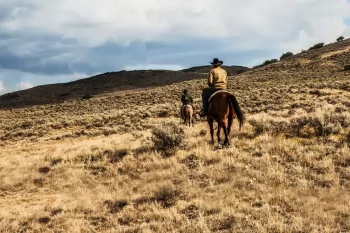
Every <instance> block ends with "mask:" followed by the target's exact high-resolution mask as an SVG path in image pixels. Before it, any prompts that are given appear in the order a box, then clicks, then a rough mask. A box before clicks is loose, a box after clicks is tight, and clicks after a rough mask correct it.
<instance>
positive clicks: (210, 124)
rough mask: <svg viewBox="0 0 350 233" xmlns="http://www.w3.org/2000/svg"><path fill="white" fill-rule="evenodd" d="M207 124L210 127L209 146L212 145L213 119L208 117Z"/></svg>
mask: <svg viewBox="0 0 350 233" xmlns="http://www.w3.org/2000/svg"><path fill="white" fill-rule="evenodd" d="M208 124H209V127H210V136H211V144H214V125H213V119H212V118H210V117H208Z"/></svg>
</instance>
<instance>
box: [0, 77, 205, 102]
mask: <svg viewBox="0 0 350 233" xmlns="http://www.w3.org/2000/svg"><path fill="white" fill-rule="evenodd" d="M203 77H205V76H204V75H203V74H199V73H195V72H193V73H184V72H181V71H166V70H137V71H120V72H107V73H103V74H99V75H96V76H93V77H89V78H85V79H79V80H76V81H72V82H68V83H59V84H51V85H42V86H37V87H34V88H31V89H28V90H23V91H17V92H13V93H8V94H5V95H2V96H0V108H1V107H3V108H4V107H22V106H28V105H36V104H49V103H57V102H62V101H65V100H72V99H81V98H82V97H83V96H84V95H90V96H94V95H99V94H107V93H111V92H117V91H118V92H120V91H135V90H144V89H147V88H153V87H159V86H165V85H170V84H173V83H179V82H183V81H186V80H196V79H201V78H203Z"/></svg>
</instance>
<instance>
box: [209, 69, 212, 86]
mask: <svg viewBox="0 0 350 233" xmlns="http://www.w3.org/2000/svg"><path fill="white" fill-rule="evenodd" d="M212 85H213V72H212V71H210V72H209V77H208V86H209V87H211V86H212Z"/></svg>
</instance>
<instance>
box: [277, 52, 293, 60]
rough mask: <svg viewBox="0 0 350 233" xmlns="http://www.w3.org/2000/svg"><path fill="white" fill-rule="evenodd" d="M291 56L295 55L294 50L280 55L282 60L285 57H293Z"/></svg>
mask: <svg viewBox="0 0 350 233" xmlns="http://www.w3.org/2000/svg"><path fill="white" fill-rule="evenodd" d="M291 56H293V53H292V52H286V53H284V54H282V56H281V57H280V60H283V59H285V58H288V57H291Z"/></svg>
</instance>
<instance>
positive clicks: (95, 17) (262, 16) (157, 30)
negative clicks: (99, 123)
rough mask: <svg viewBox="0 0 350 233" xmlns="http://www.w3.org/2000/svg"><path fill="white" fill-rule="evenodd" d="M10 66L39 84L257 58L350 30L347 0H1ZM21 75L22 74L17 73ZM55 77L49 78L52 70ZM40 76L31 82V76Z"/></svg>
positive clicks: (4, 63)
mask: <svg viewBox="0 0 350 233" xmlns="http://www.w3.org/2000/svg"><path fill="white" fill-rule="evenodd" d="M0 5H1V7H0V50H1V51H2V52H1V54H0V69H3V70H7V71H9V70H11V72H12V73H13V72H20V73H21V74H22V75H25V76H26V77H30V78H28V80H25V77H24V76H21V78H15V79H13V80H12V81H10V80H9V79H6V80H5V78H4V76H0V80H2V81H3V83H5V85H6V86H7V87H8V90H9V89H11V88H12V89H15V88H17V85H18V84H19V83H20V82H21V81H23V82H30V83H33V85H38V84H43V83H52V82H60V81H61V80H67V79H65V78H62V77H68V76H70V75H72V74H85V75H87V76H89V75H91V74H95V73H102V72H108V71H117V70H121V69H135V68H154V69H162V68H165V67H170V68H172V69H177V68H179V67H181V68H183V67H185V68H186V67H190V66H194V65H203V64H209V61H210V60H212V58H213V57H219V58H220V59H222V60H224V62H225V64H232V65H247V66H253V65H256V64H258V63H261V62H262V61H263V60H265V59H270V58H278V57H279V56H280V55H281V54H282V53H283V52H286V51H291V52H293V53H297V52H300V51H301V50H302V49H307V48H309V47H310V46H311V45H313V44H315V43H318V42H324V43H329V42H333V41H335V40H336V38H338V37H339V36H340V35H344V36H345V37H348V36H350V28H349V18H350V3H349V2H348V1H346V0H322V1H320V0H295V1H290V0H269V1H268V2H262V1H261V0H246V1H240V0H217V1H212V0H191V1H185V0H178V1H164V0H143V1H140V0H128V1H115V0H100V1H93V0H76V1H71V0H56V1H55V3H53V2H52V1H47V0H1V3H0ZM12 77H14V76H12ZM43 77H45V78H43ZM29 79H30V81H29Z"/></svg>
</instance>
